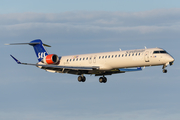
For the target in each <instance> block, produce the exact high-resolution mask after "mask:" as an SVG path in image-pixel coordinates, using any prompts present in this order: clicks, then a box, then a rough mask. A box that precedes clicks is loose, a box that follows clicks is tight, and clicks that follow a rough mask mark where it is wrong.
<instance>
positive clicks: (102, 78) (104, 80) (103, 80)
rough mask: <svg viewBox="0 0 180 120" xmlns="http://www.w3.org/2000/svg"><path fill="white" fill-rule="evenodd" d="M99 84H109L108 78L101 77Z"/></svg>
mask: <svg viewBox="0 0 180 120" xmlns="http://www.w3.org/2000/svg"><path fill="white" fill-rule="evenodd" d="M99 82H100V83H106V82H107V78H106V77H100V78H99Z"/></svg>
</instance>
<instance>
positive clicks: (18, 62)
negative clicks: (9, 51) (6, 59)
mask: <svg viewBox="0 0 180 120" xmlns="http://www.w3.org/2000/svg"><path fill="white" fill-rule="evenodd" d="M10 56H11V57H12V58H13V59H14V60H15V61H16V62H17V64H21V62H20V61H19V60H17V59H16V58H15V57H14V56H12V55H10Z"/></svg>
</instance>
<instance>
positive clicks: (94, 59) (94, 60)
mask: <svg viewBox="0 0 180 120" xmlns="http://www.w3.org/2000/svg"><path fill="white" fill-rule="evenodd" d="M96 58H97V56H96V55H95V56H94V57H93V63H96Z"/></svg>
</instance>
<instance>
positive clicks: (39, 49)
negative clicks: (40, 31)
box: [7, 39, 51, 62]
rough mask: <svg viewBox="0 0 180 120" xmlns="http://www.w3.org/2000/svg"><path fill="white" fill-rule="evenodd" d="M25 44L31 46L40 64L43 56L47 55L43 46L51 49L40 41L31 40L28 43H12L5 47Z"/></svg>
mask: <svg viewBox="0 0 180 120" xmlns="http://www.w3.org/2000/svg"><path fill="white" fill-rule="evenodd" d="M25 44H29V45H31V46H33V48H34V51H35V53H36V56H37V59H38V61H39V62H41V61H42V60H43V58H44V57H45V56H47V55H49V54H48V52H47V51H46V49H45V48H44V46H46V47H51V46H49V45H46V44H44V43H43V42H42V41H41V40H40V39H36V40H33V41H31V42H30V43H12V44H7V45H25Z"/></svg>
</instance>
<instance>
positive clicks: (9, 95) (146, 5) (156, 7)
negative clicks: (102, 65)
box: [0, 0, 180, 120]
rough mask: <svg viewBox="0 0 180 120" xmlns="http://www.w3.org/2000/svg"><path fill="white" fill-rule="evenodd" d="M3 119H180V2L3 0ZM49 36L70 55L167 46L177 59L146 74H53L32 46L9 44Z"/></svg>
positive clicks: (50, 41)
mask: <svg viewBox="0 0 180 120" xmlns="http://www.w3.org/2000/svg"><path fill="white" fill-rule="evenodd" d="M0 3H1V4H0V53H1V56H2V57H1V68H0V74H1V79H0V96H1V97H0V119H1V120H12V119H13V120H21V119H23V120H59V119H63V120H72V119H73V120H74V119H75V120H76V119H78V120H92V119H94V120H109V119H114V120H144V119H146V120H160V119H163V120H177V119H178V118H180V109H179V108H180V103H179V101H180V94H179V91H180V87H179V84H180V81H179V76H180V75H179V70H180V64H179V63H178V61H179V60H180V57H179V53H178V52H179V43H180V42H179V38H180V34H179V33H180V8H178V7H179V6H178V5H179V4H180V1H177V0H171V1H170V2H168V1H165V0H164V1H163V0H158V1H157V0H156V1H155V0H152V1H144V0H136V1H131V0H126V1H121V0H112V1H106V0H91V1H84V0H76V1H72V0H66V1H62V0H51V1H47V0H44V1H42V0H39V1H35V0H31V1H24V0H16V1H7V0H2V1H1V2H0ZM37 38H39V39H42V41H43V42H44V43H46V44H49V45H51V46H52V47H51V48H47V50H48V52H49V53H54V54H58V55H59V56H62V55H73V54H84V53H95V52H108V51H118V50H119V49H122V50H129V49H142V48H144V46H146V47H147V48H153V47H160V48H164V49H165V50H167V51H168V52H169V53H170V54H171V55H172V56H173V57H174V58H175V63H174V65H173V66H168V67H167V70H168V73H167V74H163V73H162V66H157V67H146V68H145V69H144V70H143V71H141V72H131V73H125V74H116V75H112V76H107V78H108V82H107V83H106V84H100V83H99V81H98V79H99V77H95V76H93V75H92V76H89V75H86V78H87V80H86V82H85V83H79V82H78V81H77V77H78V76H76V75H69V74H55V73H48V72H46V71H44V70H41V69H38V68H36V67H33V66H23V65H17V64H16V63H15V61H13V59H12V58H11V57H10V56H9V55H10V54H12V55H14V56H15V57H17V58H18V59H19V60H20V61H22V62H28V63H37V62H38V61H37V59H36V56H35V53H34V50H33V48H32V47H31V46H28V45H26V46H5V45H4V44H5V43H14V42H30V41H31V40H34V39H37Z"/></svg>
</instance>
